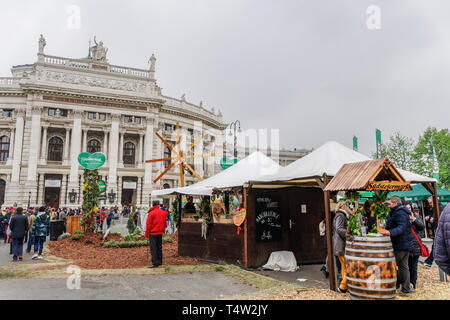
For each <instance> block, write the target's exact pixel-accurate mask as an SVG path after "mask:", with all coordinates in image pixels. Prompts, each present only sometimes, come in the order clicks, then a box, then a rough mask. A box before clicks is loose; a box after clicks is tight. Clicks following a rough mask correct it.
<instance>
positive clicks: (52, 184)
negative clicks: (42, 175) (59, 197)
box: [45, 180, 61, 188]
mask: <svg viewBox="0 0 450 320" xmlns="http://www.w3.org/2000/svg"><path fill="white" fill-rule="evenodd" d="M45 187H46V188H59V187H61V180H45Z"/></svg>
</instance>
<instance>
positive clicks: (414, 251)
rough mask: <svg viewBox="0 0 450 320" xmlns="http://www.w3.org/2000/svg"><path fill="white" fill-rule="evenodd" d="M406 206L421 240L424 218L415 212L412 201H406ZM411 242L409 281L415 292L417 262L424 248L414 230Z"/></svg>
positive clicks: (412, 225)
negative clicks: (421, 246) (421, 247)
mask: <svg viewBox="0 0 450 320" xmlns="http://www.w3.org/2000/svg"><path fill="white" fill-rule="evenodd" d="M406 207H407V208H408V209H409V211H410V215H409V219H410V221H411V228H412V229H413V230H414V232H415V234H416V235H417V238H418V239H419V241H420V239H421V238H422V237H423V233H424V230H425V225H424V223H423V222H422V219H421V218H420V217H419V216H418V215H417V214H415V213H414V210H413V208H412V205H411V203H410V202H407V203H406ZM411 243H412V248H411V251H410V252H409V258H408V267H409V281H410V283H411V284H412V286H413V287H412V289H411V291H412V292H414V291H415V290H416V284H417V264H418V262H419V257H420V256H421V252H422V250H421V249H420V244H419V242H418V241H417V239H416V237H415V236H414V233H412V232H411Z"/></svg>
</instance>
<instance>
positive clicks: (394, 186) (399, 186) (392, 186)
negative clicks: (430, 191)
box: [366, 181, 411, 191]
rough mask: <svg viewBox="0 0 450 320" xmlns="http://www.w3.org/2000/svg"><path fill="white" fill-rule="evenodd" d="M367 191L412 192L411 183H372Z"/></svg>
mask: <svg viewBox="0 0 450 320" xmlns="http://www.w3.org/2000/svg"><path fill="white" fill-rule="evenodd" d="M366 190H367V191H374V190H380V191H409V190H411V183H410V182H401V181H370V182H369V184H368V185H367V188H366Z"/></svg>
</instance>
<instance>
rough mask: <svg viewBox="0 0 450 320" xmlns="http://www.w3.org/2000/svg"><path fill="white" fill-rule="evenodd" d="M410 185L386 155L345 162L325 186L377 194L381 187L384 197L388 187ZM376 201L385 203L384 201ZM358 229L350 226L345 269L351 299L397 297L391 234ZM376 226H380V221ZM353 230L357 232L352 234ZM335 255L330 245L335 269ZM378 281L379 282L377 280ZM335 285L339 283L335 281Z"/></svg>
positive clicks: (396, 188) (395, 188) (405, 188)
mask: <svg viewBox="0 0 450 320" xmlns="http://www.w3.org/2000/svg"><path fill="white" fill-rule="evenodd" d="M411 189H412V188H411V184H410V182H408V181H406V180H405V179H404V178H403V176H402V175H401V174H400V173H399V172H398V170H397V169H396V168H395V166H394V165H393V164H392V163H391V162H390V161H389V160H388V159H387V158H385V159H377V160H367V161H362V162H356V163H349V164H345V165H343V166H342V168H341V169H340V170H339V171H338V173H337V174H336V175H335V176H334V178H333V179H332V180H331V181H330V183H328V184H327V186H326V187H325V188H324V191H325V193H329V192H338V191H347V192H349V191H350V192H351V191H374V192H375V194H377V195H378V193H379V192H380V191H384V192H385V194H384V197H385V196H386V195H387V193H388V192H389V191H408V190H411ZM383 202H384V201H383ZM355 205H356V208H354V216H355V217H358V216H357V214H358V213H357V209H358V208H357V206H358V204H357V202H355ZM374 205H375V204H374ZM376 205H377V206H380V205H381V206H384V203H378V204H376ZM383 211H384V212H385V213H386V212H387V211H388V208H387V207H384V210H383ZM325 214H326V215H327V216H330V215H331V213H330V212H329V211H326V212H325ZM378 218H379V217H377V221H378V220H379V219H378ZM357 219H358V218H357ZM354 228H355V227H354ZM364 228H365V227H364ZM355 229H356V230H349V229H347V235H348V236H350V237H352V240H351V241H350V240H348V239H347V243H346V248H345V269H346V274H347V275H346V276H347V281H348V287H349V291H350V295H351V297H352V299H393V298H395V290H396V279H397V271H396V264H395V257H394V250H393V248H392V243H391V239H390V237H389V236H381V237H380V236H379V235H378V234H376V235H374V236H367V235H366V234H362V235H360V230H359V229H360V227H358V226H357V225H356V228H355ZM377 230H380V227H379V221H378V222H377ZM352 231H353V232H355V233H356V235H354V234H352ZM349 232H350V233H349ZM365 233H366V231H365ZM332 258H333V253H332V250H331V248H330V249H329V250H328V261H329V262H330V261H331V264H330V268H333V269H334V259H332ZM333 281H336V278H335V277H333ZM376 281H379V282H380V283H376ZM336 285H337V283H335V286H336Z"/></svg>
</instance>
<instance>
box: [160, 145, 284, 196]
mask: <svg viewBox="0 0 450 320" xmlns="http://www.w3.org/2000/svg"><path fill="white" fill-rule="evenodd" d="M280 168H281V167H280V165H279V164H278V163H276V162H275V161H273V160H272V159H270V158H269V157H267V156H266V155H264V154H263V153H261V152H260V151H255V152H253V153H252V154H250V155H249V156H247V157H246V158H244V159H242V160H241V161H239V162H237V163H236V164H234V165H232V166H231V167H229V168H227V169H225V170H223V171H221V172H219V173H218V174H216V175H214V176H212V177H209V178H207V179H204V180H202V181H200V182H197V183H195V184H193V185H190V186H187V187H184V188H172V189H164V190H154V191H152V196H161V195H167V194H176V193H181V194H190V195H210V194H211V191H212V190H213V189H223V188H232V187H238V186H243V185H244V184H245V183H247V182H249V181H250V180H255V179H258V178H259V177H261V176H263V175H267V174H274V173H276V172H278V170H279V169H280Z"/></svg>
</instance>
